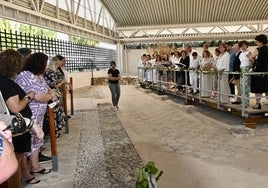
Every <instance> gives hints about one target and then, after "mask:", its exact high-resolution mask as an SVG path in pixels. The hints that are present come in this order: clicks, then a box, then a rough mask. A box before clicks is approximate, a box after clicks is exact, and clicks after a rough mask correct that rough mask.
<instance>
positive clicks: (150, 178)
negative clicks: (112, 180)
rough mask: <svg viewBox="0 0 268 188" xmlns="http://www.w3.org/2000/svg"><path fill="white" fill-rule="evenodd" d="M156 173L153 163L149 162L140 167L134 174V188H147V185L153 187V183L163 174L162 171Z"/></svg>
mask: <svg viewBox="0 0 268 188" xmlns="http://www.w3.org/2000/svg"><path fill="white" fill-rule="evenodd" d="M158 171H159V170H158V168H156V167H155V162H153V161H149V162H148V163H147V164H146V165H144V166H142V167H141V168H140V169H139V170H138V171H137V173H136V177H137V181H136V188H149V184H150V185H151V187H155V186H156V185H155V182H156V181H158V180H159V178H160V176H162V174H163V171H162V170H161V171H160V172H159V173H158Z"/></svg>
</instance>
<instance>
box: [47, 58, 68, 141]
mask: <svg viewBox="0 0 268 188" xmlns="http://www.w3.org/2000/svg"><path fill="white" fill-rule="evenodd" d="M60 65H61V61H60V60H59V59H58V58H57V57H53V58H52V59H51V60H50V61H49V64H48V68H47V70H46V71H45V73H44V79H45V80H46V83H47V85H48V86H49V87H50V88H51V89H53V90H55V91H56V93H57V97H58V98H59V99H60V98H61V97H62V93H61V87H62V86H63V84H64V83H65V81H64V80H63V79H60V78H59V76H58V74H57V73H56V71H57V69H58V68H59V67H60ZM53 112H54V124H55V133H56V137H59V136H60V132H59V131H60V130H61V129H62V127H64V126H65V125H66V123H67V119H66V115H65V113H64V109H63V104H62V100H59V101H58V103H57V105H56V106H55V107H54V110H53Z"/></svg>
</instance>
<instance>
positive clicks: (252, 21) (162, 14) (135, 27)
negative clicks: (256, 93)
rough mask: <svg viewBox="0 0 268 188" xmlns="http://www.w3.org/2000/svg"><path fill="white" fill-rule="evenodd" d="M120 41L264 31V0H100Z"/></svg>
mask: <svg viewBox="0 0 268 188" xmlns="http://www.w3.org/2000/svg"><path fill="white" fill-rule="evenodd" d="M100 1H101V2H102V3H103V5H104V6H105V7H106V9H107V10H108V11H109V12H110V14H111V16H112V17H113V19H114V21H115V23H116V30H117V31H118V32H119V38H120V40H121V41H124V42H134V41H137V42H141V41H143V42H144V41H166V40H169V41H172V40H173V41H174V40H183V41H184V40H204V39H212V40H213V39H241V38H245V39H246V38H251V39H252V38H254V36H255V35H257V34H260V33H267V31H268V1H267V0H258V1H251V0H236V1H233V0H135V1H133V0H100Z"/></svg>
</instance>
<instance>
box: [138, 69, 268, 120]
mask: <svg viewBox="0 0 268 188" xmlns="http://www.w3.org/2000/svg"><path fill="white" fill-rule="evenodd" d="M159 71H162V75H160V74H159ZM178 73H183V75H184V83H183V84H178V83H180V82H179V81H178V80H177V78H178V76H177V74H178ZM188 73H189V71H188V70H180V69H168V68H164V69H159V68H157V67H152V68H144V67H138V80H139V83H141V84H145V85H147V86H148V87H150V88H155V89H157V90H160V91H164V92H166V93H172V91H173V92H175V94H178V93H179V92H178V88H184V91H185V92H181V93H180V94H181V95H183V96H184V97H185V100H186V101H187V100H191V99H192V95H189V90H192V89H193V87H192V86H191V85H190V84H187V83H189V77H188V75H189V74H188ZM196 73H197V74H198V76H197V77H198V86H197V88H196V89H197V90H198V91H199V92H198V93H197V94H196V95H195V96H197V98H198V99H199V102H200V103H201V101H202V99H203V98H206V97H205V96H202V93H203V92H210V93H212V92H216V93H217V97H216V98H215V100H216V104H217V109H221V106H222V105H221V101H220V99H221V97H223V96H226V97H228V98H229V97H234V98H236V99H237V100H240V101H241V116H243V117H246V116H247V113H246V108H247V107H248V101H250V100H251V99H256V97H255V96H250V95H249V93H246V87H250V85H248V84H249V80H250V78H251V76H253V75H254V76H263V75H268V73H267V72H258V73H257V72H222V71H196ZM204 74H206V75H211V76H214V77H215V79H216V83H217V89H216V90H213V88H212V86H211V89H205V88H204V86H203V85H202V84H203V82H202V78H203V75H204ZM229 74H232V75H239V76H240V82H241V83H240V85H239V87H240V90H241V94H238V93H237V94H235V95H234V94H231V93H225V92H221V91H220V87H221V84H222V83H221V82H220V79H221V77H223V76H224V75H226V76H227V75H229ZM219 78H220V79H219ZM228 81H229V80H228ZM228 81H227V82H228ZM174 88H175V89H174ZM247 90H249V89H247ZM261 98H266V96H261Z"/></svg>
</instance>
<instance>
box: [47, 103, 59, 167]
mask: <svg viewBox="0 0 268 188" xmlns="http://www.w3.org/2000/svg"><path fill="white" fill-rule="evenodd" d="M48 122H49V135H50V145H51V156H52V170H53V171H58V157H57V143H56V135H55V125H54V113H53V109H51V108H49V107H48Z"/></svg>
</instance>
